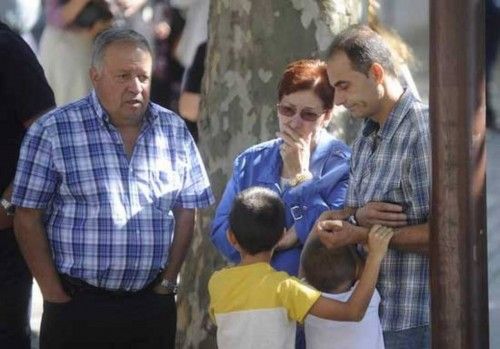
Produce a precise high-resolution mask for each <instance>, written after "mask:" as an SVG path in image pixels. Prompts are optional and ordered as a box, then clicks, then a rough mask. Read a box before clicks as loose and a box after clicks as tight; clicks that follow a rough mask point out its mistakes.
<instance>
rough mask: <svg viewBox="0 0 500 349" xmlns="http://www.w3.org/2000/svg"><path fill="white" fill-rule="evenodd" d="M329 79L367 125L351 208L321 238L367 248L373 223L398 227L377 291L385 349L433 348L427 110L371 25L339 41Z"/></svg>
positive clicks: (328, 222) (357, 147)
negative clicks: (407, 86) (401, 77)
mask: <svg viewBox="0 0 500 349" xmlns="http://www.w3.org/2000/svg"><path fill="white" fill-rule="evenodd" d="M328 74H329V78H330V83H331V84H332V85H333V86H334V87H335V104H337V105H343V106H344V107H346V108H347V109H348V110H349V111H350V112H351V115H352V116H353V117H356V118H363V119H364V120H365V122H364V125H363V128H362V130H361V134H360V135H359V136H358V138H357V139H356V140H355V141H354V144H353V147H352V150H353V152H352V158H351V173H350V176H349V189H348V194H347V199H346V208H345V209H344V210H343V211H341V212H338V211H337V212H334V211H330V212H325V213H324V214H323V215H322V216H321V217H320V218H319V219H318V222H317V224H316V227H315V230H316V233H318V234H319V236H320V238H321V239H322V241H323V242H324V243H325V244H327V245H328V246H331V247H335V246H340V245H346V244H352V243H364V242H366V236H367V231H368V228H369V227H370V226H372V225H373V224H382V225H387V226H392V227H396V230H395V235H394V237H393V238H392V241H391V245H390V246H391V250H390V252H389V253H388V254H387V256H386V257H385V258H384V261H383V263H382V267H381V272H380V278H379V283H378V284H377V288H378V290H379V292H380V294H381V296H382V304H381V309H380V310H381V312H380V313H381V320H382V326H383V329H384V342H385V346H386V348H388V349H392V348H405V349H411V348H415V349H423V348H429V346H430V344H429V342H430V340H429V338H430V335H429V303H430V293H429V263H428V257H427V250H428V244H429V227H428V224H427V219H428V215H429V188H430V162H429V157H430V137H429V126H428V110H427V107H426V106H424V105H423V104H422V103H421V102H420V101H419V100H417V98H415V96H414V95H413V94H412V93H411V91H410V90H409V89H405V88H404V87H403V86H402V84H401V83H400V81H399V80H398V77H397V70H396V66H395V63H394V59H393V57H392V55H391V51H390V49H389V48H388V46H387V45H386V44H385V43H384V41H383V40H382V38H381V37H380V36H379V35H378V34H376V33H375V32H373V31H372V30H371V29H369V28H367V27H365V26H355V27H351V28H348V29H346V30H345V31H344V32H342V33H341V34H339V35H338V36H337V38H336V39H335V40H334V43H333V44H332V46H331V48H330V54H329V60H328ZM336 219H337V220H338V219H341V220H343V221H342V222H339V221H336V222H335V221H334V220H336Z"/></svg>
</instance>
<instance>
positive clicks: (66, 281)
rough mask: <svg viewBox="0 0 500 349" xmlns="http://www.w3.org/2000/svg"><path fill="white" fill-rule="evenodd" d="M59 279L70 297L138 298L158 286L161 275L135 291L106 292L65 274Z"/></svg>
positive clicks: (106, 290) (60, 275)
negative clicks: (82, 294) (79, 294)
mask: <svg viewBox="0 0 500 349" xmlns="http://www.w3.org/2000/svg"><path fill="white" fill-rule="evenodd" d="M59 278H60V279H61V284H62V286H63V289H64V291H65V292H66V293H67V294H68V295H69V296H70V297H73V296H74V295H75V294H78V293H89V294H95V295H103V296H112V297H130V296H138V295H141V294H144V293H146V292H148V291H151V290H152V289H153V288H154V287H155V286H156V285H158V284H159V282H160V279H161V273H160V274H158V276H157V277H156V278H155V279H154V280H153V281H151V282H150V283H149V284H148V285H146V286H145V287H144V288H142V289H140V290H137V291H125V290H108V289H105V288H102V287H97V286H94V285H91V284H89V283H87V282H85V281H83V280H81V279H77V278H74V277H71V276H68V275H66V274H59Z"/></svg>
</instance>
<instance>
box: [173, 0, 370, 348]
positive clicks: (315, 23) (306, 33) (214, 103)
mask: <svg viewBox="0 0 500 349" xmlns="http://www.w3.org/2000/svg"><path fill="white" fill-rule="evenodd" d="M207 1H208V0H207ZM361 10H362V2H361V1H359V0H272V1H269V0H211V5H210V20H209V42H208V49H207V58H206V60H205V67H206V68H205V76H204V80H203V88H202V103H201V109H200V110H201V116H202V120H201V122H200V144H199V149H200V152H201V155H202V157H203V160H204V163H205V166H206V168H207V171H208V173H209V176H210V181H211V184H212V188H213V190H214V194H215V196H216V199H217V200H219V199H220V197H221V195H222V192H223V190H224V188H225V185H226V182H227V180H228V178H229V176H230V175H231V172H232V163H233V160H234V158H235V157H236V156H237V154H239V153H240V152H241V151H242V150H244V149H246V148H248V147H249V146H251V145H254V144H257V143H260V142H262V141H265V140H268V139H271V138H274V134H275V132H276V131H277V126H278V122H277V120H276V110H275V105H276V103H277V84H278V81H279V79H280V77H281V74H282V72H283V70H284V68H285V67H286V65H287V64H288V63H289V62H292V61H294V60H296V59H300V58H310V57H322V56H324V54H325V51H326V50H327V49H328V45H329V44H330V42H331V40H332V39H333V36H334V34H335V33H338V32H339V31H340V30H342V29H344V28H345V27H347V26H348V25H350V24H353V23H356V22H358V21H359V18H360V16H361ZM333 124H334V126H333V132H334V133H335V134H337V135H338V136H339V138H343V139H344V140H347V141H349V140H350V139H352V137H353V132H352V131H351V132H346V130H349V129H352V128H350V127H346V125H350V124H351V121H350V120H349V118H346V117H345V116H337V117H335V118H334V120H333ZM214 211H215V205H214V207H211V208H210V209H207V210H204V211H201V212H199V214H198V215H197V224H196V230H195V237H194V240H193V244H192V248H191V251H190V253H189V255H188V257H187V260H186V262H185V263H184V267H183V270H182V272H181V283H182V285H181V289H180V293H179V295H178V324H177V327H178V332H177V343H178V347H179V348H216V340H215V333H216V328H215V325H214V324H213V323H212V322H211V320H210V318H209V316H208V305H209V297H208V290H207V284H208V280H209V278H210V276H211V275H212V273H213V271H214V270H217V269H220V268H222V267H223V266H224V265H225V261H224V260H223V258H222V257H221V256H220V254H219V253H218V252H217V251H216V250H215V248H214V247H213V246H212V244H211V242H210V238H209V234H210V225H211V221H212V218H213V215H214Z"/></svg>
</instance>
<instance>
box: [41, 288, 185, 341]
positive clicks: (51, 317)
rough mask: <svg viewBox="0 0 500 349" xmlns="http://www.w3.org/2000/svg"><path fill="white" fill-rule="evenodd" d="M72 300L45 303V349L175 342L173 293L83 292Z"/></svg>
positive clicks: (175, 314) (42, 325)
mask: <svg viewBox="0 0 500 349" xmlns="http://www.w3.org/2000/svg"><path fill="white" fill-rule="evenodd" d="M72 297H73V298H72V300H71V301H70V302H68V303H49V302H46V301H45V302H44V304H43V316H42V324H41V330H40V349H62V348H64V349H66V348H68V349H80V348H81V349H83V348H85V349H88V348H92V349H101V348H102V349H104V348H106V349H108V348H109V349H111V348H113V349H115V348H116V349H125V348H130V349H142V348H144V349H146V348H147V349H156V348H158V349H159V348H161V349H169V348H172V349H173V348H174V347H175V331H176V321H177V312H176V305H175V297H174V295H159V294H156V293H154V292H153V291H151V290H147V291H140V292H139V293H137V294H133V295H116V294H113V293H106V292H95V291H80V292H78V291H77V292H76V293H75V294H74V295H73V296H72Z"/></svg>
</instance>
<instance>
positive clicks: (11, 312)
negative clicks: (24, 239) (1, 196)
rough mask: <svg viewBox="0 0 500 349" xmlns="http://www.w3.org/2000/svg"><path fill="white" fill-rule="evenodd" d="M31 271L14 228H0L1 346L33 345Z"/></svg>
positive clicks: (18, 346)
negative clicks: (18, 243)
mask: <svg viewBox="0 0 500 349" xmlns="http://www.w3.org/2000/svg"><path fill="white" fill-rule="evenodd" d="M32 283H33V281H32V277H31V273H30V271H29V269H28V267H27V266H26V263H25V262H24V259H23V257H22V255H21V253H20V252H19V248H18V246H17V242H16V239H15V236H14V232H13V231H12V229H8V230H1V231H0V348H16V349H17V348H19V349H24V348H30V332H31V331H30V323H29V319H30V301H31V286H32Z"/></svg>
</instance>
